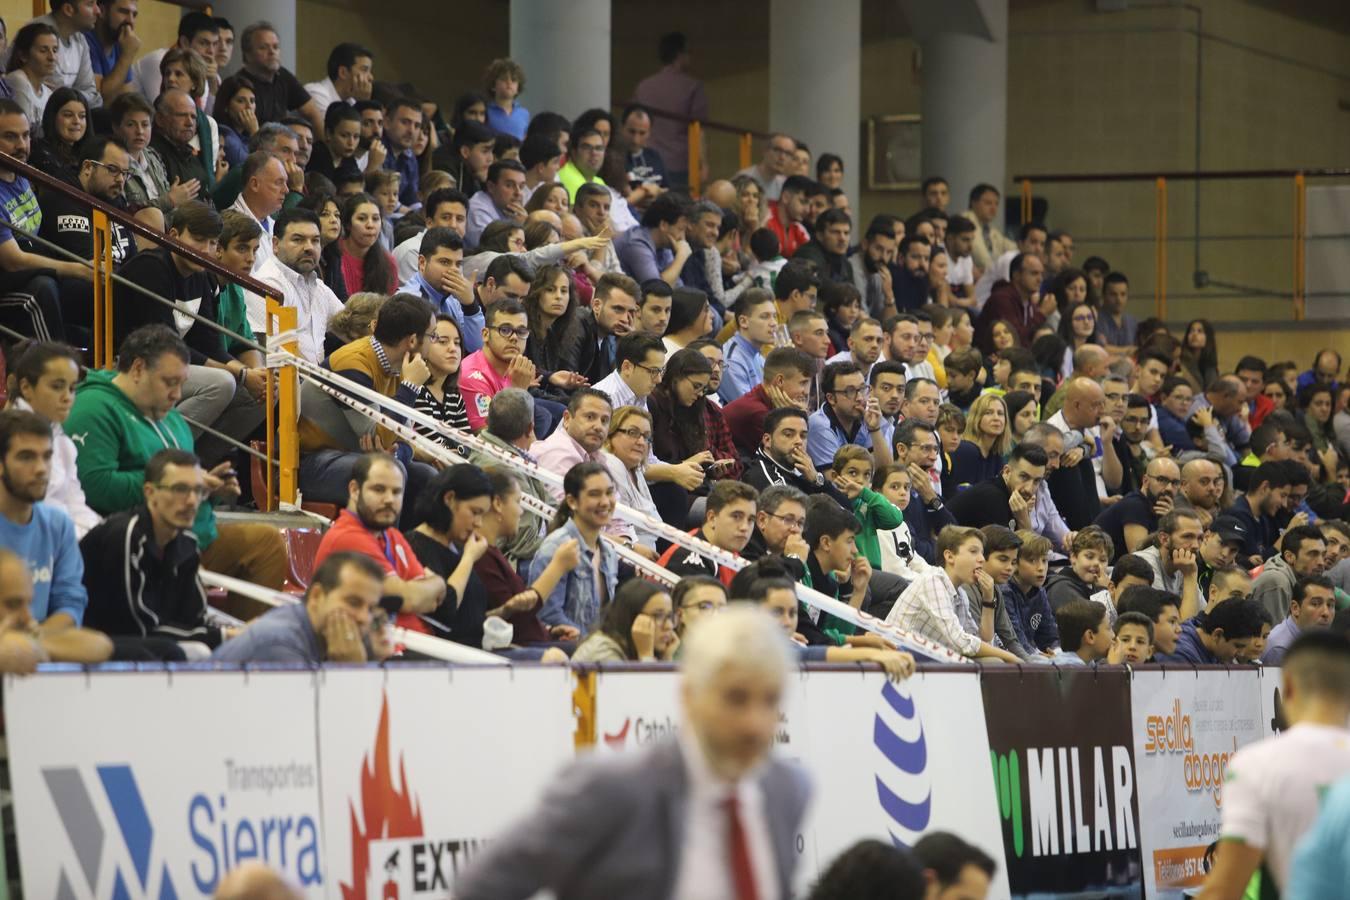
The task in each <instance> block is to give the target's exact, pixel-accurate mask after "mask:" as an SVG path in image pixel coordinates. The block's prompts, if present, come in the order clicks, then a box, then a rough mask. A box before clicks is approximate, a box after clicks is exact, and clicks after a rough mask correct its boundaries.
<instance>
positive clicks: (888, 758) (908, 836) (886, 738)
mask: <svg viewBox="0 0 1350 900" xmlns="http://www.w3.org/2000/svg"><path fill="white" fill-rule="evenodd" d="M872 743H873V745H874V746H875V747H876V748H877V750H878V751H880V759H878V761H877V772H876V782H877V801H878V802H879V803H880V804H881V809H882V811H883V812H884V813H885V814H886V818H887V819H889V820H890V826H889V831H890V835H891V841H892V842H893V843H894V844H895V845H896V846H897V847H911V846H913V844H914V843H915V841H917V840H918V839H919V837H920V836H921V835H922V834H923V832H924V829H926V828H927V827H928V822H929V820H930V819H931V818H932V813H933V785H932V779H930V778H929V776H928V742H927V741H926V740H925V739H924V734H923V721H922V720H921V719H920V718H919V712H918V709H917V708H916V707H915V705H914V698H913V697H911V696H910V694H909V689H908V687H906V686H905V685H904V684H903V683H902V684H901V685H900V686H899V687H897V686H896V685H893V684H891V683H890V682H889V681H888V682H886V683H885V685H883V686H882V689H881V702H880V703H879V704H878V705H877V714H876V719H875V721H874V723H873V727H872Z"/></svg>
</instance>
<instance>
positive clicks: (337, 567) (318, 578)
mask: <svg viewBox="0 0 1350 900" xmlns="http://www.w3.org/2000/svg"><path fill="white" fill-rule="evenodd" d="M342 105H343V106H346V105H347V104H345V103H344V104H342ZM347 566H353V567H354V568H356V570H357V571H359V572H360V573H361V574H362V575H365V576H367V577H368V578H373V579H375V580H376V581H379V582H383V581H384V570H383V569H381V568H380V564H379V563H377V562H376V561H375V560H373V559H371V558H370V557H369V556H366V555H365V554H364V553H357V552H356V551H355V550H339V551H337V552H336V553H330V554H329V555H328V556H326V557H324V560H323V562H321V563H319V565H318V567H317V568H315V570H314V574H313V575H311V576H310V580H309V587H307V588H306V589H305V599H306V600H308V599H309V595H310V592H311V591H313V590H314V588H315V586H316V585H317V586H318V587H321V588H323V589H324V591H325V592H327V591H331V590H333V589H334V588H335V587H337V586H338V583H339V582H340V581H341V580H342V570H343V569H345V568H347Z"/></svg>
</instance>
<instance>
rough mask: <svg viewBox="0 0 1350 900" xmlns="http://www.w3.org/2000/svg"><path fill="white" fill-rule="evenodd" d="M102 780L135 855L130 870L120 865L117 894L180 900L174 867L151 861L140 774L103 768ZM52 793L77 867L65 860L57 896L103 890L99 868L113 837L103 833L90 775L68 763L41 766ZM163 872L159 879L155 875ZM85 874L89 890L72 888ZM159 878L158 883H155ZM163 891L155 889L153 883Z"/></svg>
mask: <svg viewBox="0 0 1350 900" xmlns="http://www.w3.org/2000/svg"><path fill="white" fill-rule="evenodd" d="M95 771H96V772H97V773H98V783H97V784H96V785H94V786H93V789H94V790H95V791H97V790H98V789H99V788H100V787H101V788H102V790H103V793H104V794H105V795H106V796H107V802H108V806H109V808H111V809H112V811H113V816H114V818H115V819H116V822H117V830H118V832H119V833H120V834H121V837H122V842H123V844H124V846H125V847H126V850H127V854H128V855H129V856H130V858H131V868H132V871H131V872H130V873H128V872H124V871H123V870H122V868H121V866H117V864H116V862H114V865H115V866H117V868H116V871H115V874H114V876H113V887H112V893H111V896H113V897H119V898H120V897H128V898H129V897H142V896H144V897H158V898H159V900H177V898H178V892H177V891H175V890H174V887H173V880H172V879H170V878H169V867H168V865H167V864H163V863H162V864H161V867H160V869H159V872H156V871H155V869H156V867H155V866H154V865H153V864H152V859H153V855H152V852H151V851H152V850H153V848H154V840H155V830H154V827H153V826H152V825H151V824H150V815H149V813H148V812H146V809H145V801H144V800H143V799H142V798H141V790H140V788H139V787H137V785H136V776H135V775H134V774H133V773H132V771H131V766H127V765H115V766H98V767H96V769H95ZM42 778H43V780H44V781H45V782H46V785H47V792H48V793H49V794H50V795H51V798H52V803H53V804H54V805H55V806H56V812H57V814H58V815H59V816H60V818H61V824H62V825H64V826H65V829H66V835H67V837H69V838H70V846H71V848H72V849H73V850H74V851H75V861H76V863H77V864H78V869H77V870H74V871H72V869H71V867H69V866H67V865H65V864H62V866H61V876H60V878H61V880H60V884H59V886H58V888H57V892H56V896H57V897H58V898H67V897H76V896H80V895H92V894H94V893H96V892H97V891H98V890H99V885H100V881H99V878H100V875H101V874H102V873H101V872H100V869H101V867H102V864H103V858H104V849H105V841H106V840H108V838H109V835H108V834H106V833H105V832H104V823H103V822H102V821H101V819H100V817H99V814H98V812H97V810H96V809H95V806H94V796H93V795H91V794H90V785H89V784H88V783H86V780H85V777H84V776H83V775H82V774H80V771H79V770H78V769H76V768H75V767H73V766H63V767H59V768H50V769H43V770H42ZM156 874H158V876H159V877H158V879H156V878H155V875H156ZM78 876H83V879H84V884H85V885H86V887H85V889H84V890H80V891H78V892H77V891H75V890H73V889H72V884H73V883H78V882H72V879H73V878H77V877H78ZM156 880H157V882H158V884H157V885H153V884H152V882H154V881H156ZM156 886H157V887H158V891H153V890H152V889H153V887H156Z"/></svg>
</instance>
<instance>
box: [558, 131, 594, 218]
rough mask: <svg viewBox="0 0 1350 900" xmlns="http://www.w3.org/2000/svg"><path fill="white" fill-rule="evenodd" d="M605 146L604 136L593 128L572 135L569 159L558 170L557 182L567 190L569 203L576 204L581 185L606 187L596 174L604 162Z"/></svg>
mask: <svg viewBox="0 0 1350 900" xmlns="http://www.w3.org/2000/svg"><path fill="white" fill-rule="evenodd" d="M605 144H606V142H605V137H604V135H602V134H601V133H600V132H598V131H596V130H595V129H594V128H585V129H582V131H581V132H580V133H579V134H574V135H572V152H571V154H570V158H569V159H568V160H567V165H565V166H563V167H562V168H561V169H559V170H558V181H559V182H560V183H561V184H562V186H563V187H565V188H567V200H568V202H569V203H576V202H577V188H579V187H581V186H582V185H583V184H597V185H600V186H601V187H605V186H606V185H605V182H604V180H603V179H601V178H600V176H599V175H598V174H596V173H597V172H599V171H600V167H601V166H602V165H604V162H605Z"/></svg>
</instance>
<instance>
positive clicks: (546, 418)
mask: <svg viewBox="0 0 1350 900" xmlns="http://www.w3.org/2000/svg"><path fill="white" fill-rule="evenodd" d="M566 411H567V407H566V406H563V405H562V404H561V403H559V402H558V401H556V400H545V399H543V398H542V397H535V398H534V437H535V439H536V440H540V441H542V440H543V439H544V438H546V437H548V436H549V435H550V434H552V433H553V429H555V428H557V427H558V423H560V422H561V421H562V417H563V413H565V412H566Z"/></svg>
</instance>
